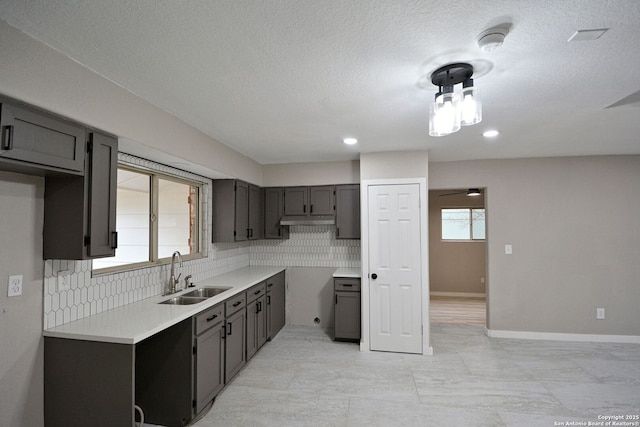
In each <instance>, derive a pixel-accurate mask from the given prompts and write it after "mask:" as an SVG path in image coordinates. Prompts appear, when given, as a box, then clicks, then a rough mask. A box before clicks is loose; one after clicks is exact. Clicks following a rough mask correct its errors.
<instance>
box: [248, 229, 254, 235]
mask: <svg viewBox="0 0 640 427" xmlns="http://www.w3.org/2000/svg"><path fill="white" fill-rule="evenodd" d="M249 237H253V228H250V229H249Z"/></svg>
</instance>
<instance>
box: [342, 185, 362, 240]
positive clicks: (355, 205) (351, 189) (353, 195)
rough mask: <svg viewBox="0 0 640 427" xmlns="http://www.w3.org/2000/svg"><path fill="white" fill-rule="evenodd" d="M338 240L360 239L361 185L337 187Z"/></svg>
mask: <svg viewBox="0 0 640 427" xmlns="http://www.w3.org/2000/svg"><path fill="white" fill-rule="evenodd" d="M336 238H337V239H359V238H360V185H357V184H355V185H337V186H336Z"/></svg>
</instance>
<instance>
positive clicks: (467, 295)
mask: <svg viewBox="0 0 640 427" xmlns="http://www.w3.org/2000/svg"><path fill="white" fill-rule="evenodd" d="M429 295H431V296H432V297H454V298H486V296H487V295H486V294H481V293H474V292H438V291H433V292H429Z"/></svg>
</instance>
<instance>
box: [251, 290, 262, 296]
mask: <svg viewBox="0 0 640 427" xmlns="http://www.w3.org/2000/svg"><path fill="white" fill-rule="evenodd" d="M260 292H262V291H261V290H257V291H255V292H254V293H253V294H254V295H258V294H259V293H260Z"/></svg>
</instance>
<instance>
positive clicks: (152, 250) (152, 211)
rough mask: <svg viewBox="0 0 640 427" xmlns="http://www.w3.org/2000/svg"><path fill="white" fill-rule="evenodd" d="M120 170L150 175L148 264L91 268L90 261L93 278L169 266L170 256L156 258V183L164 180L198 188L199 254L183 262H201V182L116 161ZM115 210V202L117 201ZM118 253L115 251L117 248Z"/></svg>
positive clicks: (197, 239) (188, 256) (203, 254)
mask: <svg viewBox="0 0 640 427" xmlns="http://www.w3.org/2000/svg"><path fill="white" fill-rule="evenodd" d="M120 169H123V170H127V171H130V172H135V173H139V174H144V175H147V176H149V185H150V188H149V190H150V191H149V259H148V260H147V261H141V262H134V263H129V264H122V265H118V266H113V267H104V268H98V269H94V268H93V261H92V263H91V274H92V276H101V275H106V274H114V273H124V272H127V271H133V270H139V269H142V268H149V267H157V266H161V265H166V264H170V263H171V257H170V256H169V257H164V258H158V241H159V239H158V206H159V203H158V201H159V185H158V183H159V181H160V179H164V180H167V181H173V182H177V183H180V184H185V185H189V186H193V187H196V188H197V189H198V201H197V215H198V221H197V226H196V234H197V236H196V238H195V240H196V241H197V242H198V251H197V252H195V253H190V254H183V255H182V259H183V261H189V260H195V259H201V258H205V257H206V253H205V248H206V244H207V241H206V238H205V236H204V223H203V222H204V215H205V213H204V200H203V197H204V194H205V192H204V186H205V185H206V184H205V183H203V182H199V181H195V180H193V179H189V178H183V177H179V176H175V175H170V174H167V173H165V172H159V171H156V170H153V169H148V168H144V167H139V166H136V165H132V164H129V163H124V162H118V170H120ZM116 211H117V202H116ZM116 250H117V249H116Z"/></svg>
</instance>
